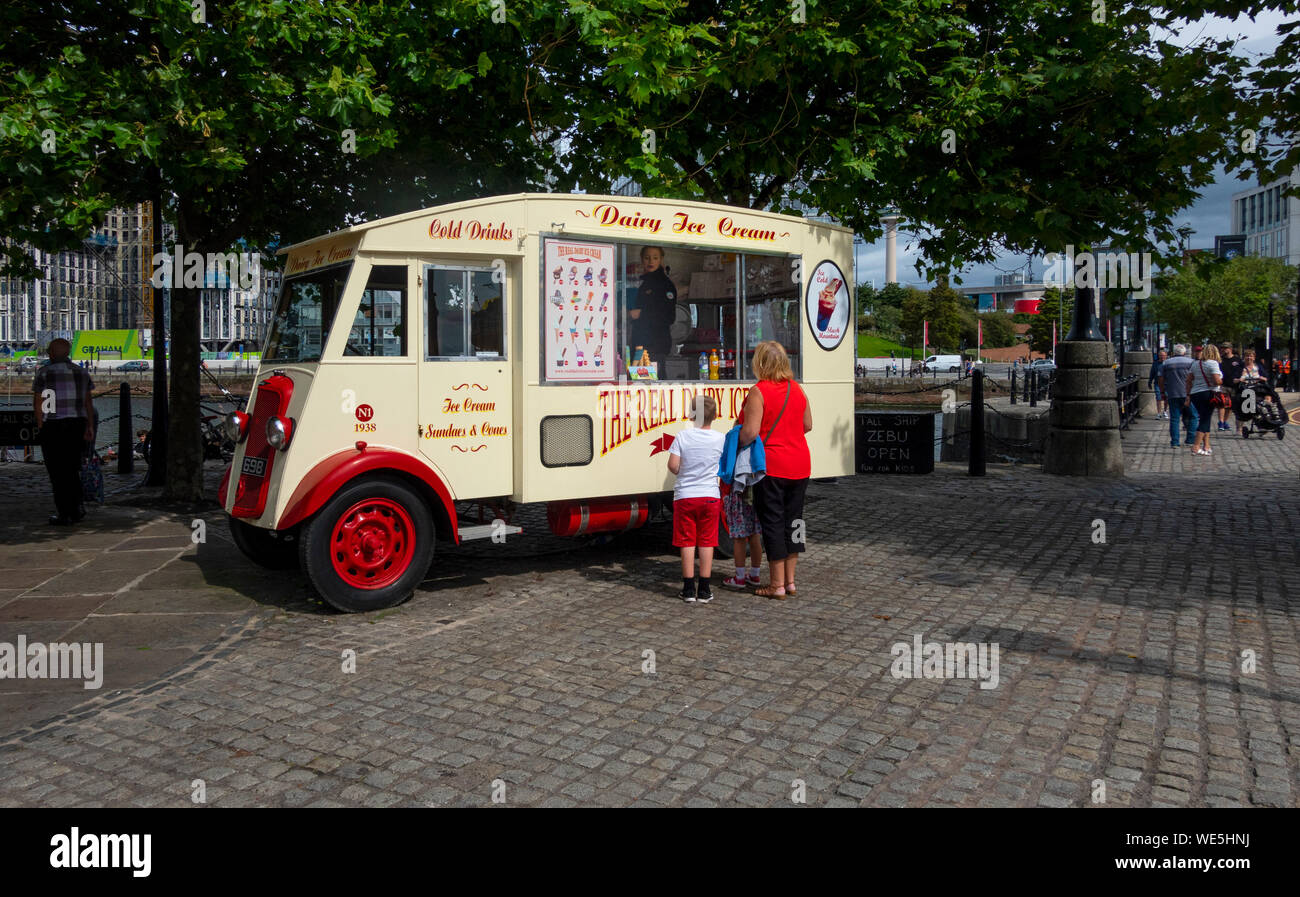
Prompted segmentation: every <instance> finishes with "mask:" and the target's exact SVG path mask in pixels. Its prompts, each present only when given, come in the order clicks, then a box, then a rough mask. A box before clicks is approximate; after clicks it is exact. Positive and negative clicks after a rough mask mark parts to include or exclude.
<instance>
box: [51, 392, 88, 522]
mask: <svg viewBox="0 0 1300 897" xmlns="http://www.w3.org/2000/svg"><path fill="white" fill-rule="evenodd" d="M85 447H86V419H85V418H84V417H69V418H63V419H61V420H47V421H45V423H44V425H42V427H41V453H42V454H43V455H44V456H45V469H46V470H47V471H48V472H49V474H50V486H51V487H52V488H53V490H54V506H55V508H57V509H58V512H59V516H60V517H67V518H69V519H71V518H73V517H76V516H77V513H78V510H79V509H80V507H81V454H82V452H83V451H85Z"/></svg>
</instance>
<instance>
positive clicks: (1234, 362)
mask: <svg viewBox="0 0 1300 897" xmlns="http://www.w3.org/2000/svg"><path fill="white" fill-rule="evenodd" d="M1219 352H1220V353H1221V355H1222V357H1221V359H1220V361H1219V368H1220V369H1221V370H1222V371H1223V392H1224V393H1226V394H1227V395H1228V396H1229V398H1231V397H1232V396H1234V395H1236V392H1237V381H1238V380H1240V379H1241V369H1242V367H1243V366H1244V365H1245V362H1244V361H1242V359H1240V358H1238V357H1237V356H1236V355H1234V354H1233V350H1232V343H1222V344H1220V346H1219ZM1233 410H1234V408H1233V406H1232V403H1231V402H1229V403H1228V404H1225V405H1220V406H1219V426H1218V429H1220V430H1229V429H1232V428H1231V427H1229V426H1228V413H1229V412H1231V411H1233ZM1236 423H1237V426H1236V430H1237V432H1238V433H1240V432H1241V421H1237V422H1236Z"/></svg>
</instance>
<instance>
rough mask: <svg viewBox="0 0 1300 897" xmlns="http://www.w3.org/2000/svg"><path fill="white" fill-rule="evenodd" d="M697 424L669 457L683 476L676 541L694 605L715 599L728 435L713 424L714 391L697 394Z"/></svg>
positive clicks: (676, 503)
mask: <svg viewBox="0 0 1300 897" xmlns="http://www.w3.org/2000/svg"><path fill="white" fill-rule="evenodd" d="M690 415H691V418H692V420H694V421H695V426H694V427H688V428H686V429H685V430H682V431H681V432H680V433H678V434H677V438H676V439H674V440H673V445H672V448H670V449H669V450H668V451H669V453H670V454H669V456H668V470H669V471H671V472H672V473H674V474H676V475H677V485H676V487H675V488H674V489H673V544H674V545H676V546H677V547H678V548H680V549H681V550H682V591H681V593H680V594H679V595H678V597H679V598H681V599H682V600H683V601H685V602H687V603H688V604H694V603H696V602H699V603H701V604H707V603H709V602H710V601H712V600H713V589H712V588H711V587H710V585H709V577H710V576H711V575H712V574H713V549H714V548H716V547H717V545H718V522H719V517H720V515H721V513H722V497H721V495H722V493H721V492H720V491H719V490H718V461H719V460H720V459H721V458H722V444H723V442H724V437H723V435H722V434H721V433H717V432H714V431H713V430H711V429H709V428H710V426H711V425H712V423H713V421H714V420H716V419H717V417H718V403H717V402H715V401H714V400H713V399H712V398H711V397H709V396H697V397H696V398H694V399H691V406H690ZM696 548H699V550H700V575H699V578H698V580H697V579H696V576H695V549H696Z"/></svg>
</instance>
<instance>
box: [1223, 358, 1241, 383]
mask: <svg viewBox="0 0 1300 897" xmlns="http://www.w3.org/2000/svg"><path fill="white" fill-rule="evenodd" d="M1245 366H1246V362H1244V361H1242V360H1241V359H1240V358H1238V357H1237V356H1236V355H1234V356H1232V357H1231V358H1225V359H1223V360H1222V361H1220V362H1219V367H1220V368H1222V369H1223V385H1224V386H1235V385H1236V383H1237V381H1238V380H1240V379H1241V371H1242V369H1243V368H1245Z"/></svg>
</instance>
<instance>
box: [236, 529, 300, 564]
mask: <svg viewBox="0 0 1300 897" xmlns="http://www.w3.org/2000/svg"><path fill="white" fill-rule="evenodd" d="M230 537H231V538H232V539H234V540H235V545H236V546H237V547H238V548H239V550H240V551H241V552H243V554H244V557H246V558H248V559H249V560H250V561H252V562H253V563H254V564H257V565H258V566H259V567H265V568H266V569H268V570H290V569H292V568H294V567H296V566H298V543H297V542H295V541H294V540H293V538H292V537H291V536H287V534H285V533H275V532H273V531H271V530H269V529H262V528H261V527H260V526H253V525H252V524H251V523H248V522H246V521H243V520H240V519H239V518H237V517H231V518H230Z"/></svg>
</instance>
